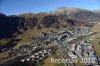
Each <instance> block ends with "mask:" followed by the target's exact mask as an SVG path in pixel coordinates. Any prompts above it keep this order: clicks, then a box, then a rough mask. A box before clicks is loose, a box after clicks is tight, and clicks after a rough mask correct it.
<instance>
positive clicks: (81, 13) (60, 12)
mask: <svg viewBox="0 0 100 66" xmlns="http://www.w3.org/2000/svg"><path fill="white" fill-rule="evenodd" d="M50 13H51V14H54V15H57V16H63V17H66V18H68V19H72V20H77V21H81V22H91V21H99V20H100V16H98V15H97V14H95V13H93V12H92V11H89V10H86V9H80V8H66V7H62V8H58V9H56V10H54V11H51V12H50Z"/></svg>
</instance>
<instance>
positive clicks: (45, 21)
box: [0, 7, 100, 38]
mask: <svg viewBox="0 0 100 66" xmlns="http://www.w3.org/2000/svg"><path fill="white" fill-rule="evenodd" d="M99 20H100V17H99V16H98V15H97V14H96V13H94V12H92V11H89V10H85V9H80V8H65V7H63V8H58V9H56V10H54V11H51V12H47V13H45V12H44V13H23V14H19V15H10V16H6V15H4V14H2V13H0V38H5V37H13V36H12V35H13V34H14V33H17V34H20V33H24V32H25V31H27V30H30V29H34V28H37V29H41V28H50V27H53V28H60V27H73V26H78V25H81V24H83V23H86V22H87V23H88V22H91V21H99Z"/></svg>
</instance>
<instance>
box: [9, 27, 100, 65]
mask: <svg viewBox="0 0 100 66" xmlns="http://www.w3.org/2000/svg"><path fill="white" fill-rule="evenodd" d="M91 34H93V32H91V31H90V27H85V26H81V27H79V28H73V29H63V30H62V29H59V30H57V31H50V32H42V35H39V36H32V38H31V39H32V40H33V41H34V44H32V45H24V46H20V47H19V48H10V49H9V51H8V55H9V57H13V58H17V57H21V58H20V59H19V60H18V61H20V62H22V63H24V62H29V61H32V63H33V64H35V65H36V64H40V63H41V62H42V61H43V59H44V58H46V57H47V56H49V55H51V54H52V53H53V52H54V47H51V48H45V47H44V46H45V45H48V44H51V45H55V46H57V47H58V48H59V51H60V52H61V54H62V56H63V57H64V58H65V59H66V58H67V59H73V58H80V59H82V58H86V59H90V60H91V58H92V59H93V61H89V60H86V61H84V63H85V64H86V65H93V64H94V65H99V64H100V61H99V60H98V58H99V56H97V54H96V51H95V49H94V47H93V46H92V45H91V43H90V40H87V41H83V40H81V39H80V37H82V36H88V35H91ZM77 39H79V40H77ZM75 40H76V41H75ZM74 41H75V42H74ZM64 52H66V53H67V54H68V56H67V55H66V54H65V53H64ZM67 65H68V66H74V65H72V64H70V63H67Z"/></svg>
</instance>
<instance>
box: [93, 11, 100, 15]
mask: <svg viewBox="0 0 100 66" xmlns="http://www.w3.org/2000/svg"><path fill="white" fill-rule="evenodd" d="M92 12H93V13H95V14H97V15H98V16H100V10H92Z"/></svg>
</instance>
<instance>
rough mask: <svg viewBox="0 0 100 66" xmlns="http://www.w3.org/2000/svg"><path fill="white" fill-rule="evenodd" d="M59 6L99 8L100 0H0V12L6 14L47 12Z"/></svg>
mask: <svg viewBox="0 0 100 66" xmlns="http://www.w3.org/2000/svg"><path fill="white" fill-rule="evenodd" d="M60 7H69V8H70V7H75V8H83V9H88V10H100V0H0V13H4V14H6V15H17V14H21V13H29V12H31V13H39V12H49V11H53V10H55V9H57V8H60Z"/></svg>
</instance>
